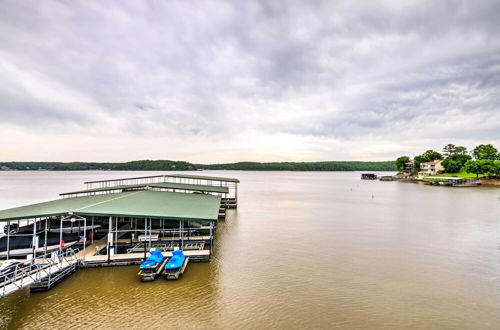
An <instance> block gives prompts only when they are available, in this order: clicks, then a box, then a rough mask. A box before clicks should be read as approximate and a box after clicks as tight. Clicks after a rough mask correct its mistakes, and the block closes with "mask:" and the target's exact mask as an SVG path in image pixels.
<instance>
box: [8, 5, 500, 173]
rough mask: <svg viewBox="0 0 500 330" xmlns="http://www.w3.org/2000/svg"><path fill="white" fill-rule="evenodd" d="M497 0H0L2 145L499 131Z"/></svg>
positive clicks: (157, 147) (229, 150) (293, 152)
mask: <svg viewBox="0 0 500 330" xmlns="http://www.w3.org/2000/svg"><path fill="white" fill-rule="evenodd" d="M499 13H500V1H483V0H476V1H434V0H433V1H399V0H397V1H396V0H395V1H379V2H375V1H333V0H328V1H311V0H308V1H272V0H262V1H251V0H248V1H236V0H233V1H189V0H180V1H167V0H165V1H124V0H120V1H97V0H96V1H88V0H85V1H74V0H71V1H69V0H68V1H47V0H44V1H18V0H1V1H0V115H1V119H0V160H3V161H8V160H19V161H28V160H39V161H41V160H44V161H51V160H54V161H128V160H138V159H175V160H187V161H192V162H206V163H216V162H229V161H242V160H253V161H283V160H292V161H312V160H389V159H393V158H395V157H397V156H399V155H402V154H408V155H415V154H418V153H421V152H423V151H425V150H426V149H428V148H433V149H437V150H439V151H440V150H441V149H442V147H443V146H444V145H445V144H447V143H454V144H459V145H465V146H467V147H468V148H472V147H474V146H476V145H477V144H480V143H493V144H494V145H496V146H497V147H500V19H499V16H498V15H499Z"/></svg>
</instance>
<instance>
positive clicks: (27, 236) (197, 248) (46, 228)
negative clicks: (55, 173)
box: [0, 175, 239, 297]
mask: <svg viewBox="0 0 500 330" xmlns="http://www.w3.org/2000/svg"><path fill="white" fill-rule="evenodd" d="M238 183H239V180H238V179H231V178H220V177H207V176H195V175H161V176H150V177H139V178H126V179H114V180H104V181H92V182H86V184H87V189H85V190H78V191H73V192H69V193H62V194H61V196H62V198H61V199H57V200H52V201H48V202H43V203H38V204H32V205H27V206H21V207H16V208H11V209H6V210H2V211H0V222H2V223H3V224H4V225H5V227H6V228H7V229H6V230H5V235H4V236H3V237H0V256H4V257H5V259H10V258H12V256H14V255H15V256H16V257H19V256H23V255H24V256H30V257H31V259H32V260H33V262H32V265H30V267H31V268H30V270H29V271H28V270H23V271H22V272H19V273H18V274H16V276H14V278H15V279H16V280H15V281H10V280H9V281H10V282H9V283H8V284H6V283H7V282H6V281H4V282H5V283H4V286H3V290H4V292H5V293H10V292H14V291H16V290H20V289H22V288H24V287H27V286H31V287H38V288H40V289H41V288H43V287H44V285H45V286H46V287H48V288H50V287H51V286H52V285H53V282H54V281H52V279H53V276H52V274H53V272H52V270H53V271H56V268H57V269H58V270H59V274H60V272H61V271H62V269H63V268H68V269H69V268H70V267H69V266H70V265H71V266H72V267H73V266H74V267H73V271H74V269H75V268H76V267H96V266H117V265H128V264H138V263H141V262H143V261H144V260H145V259H146V258H147V256H148V255H149V251H150V250H151V249H153V250H154V249H158V250H160V251H161V252H162V254H163V255H164V256H165V257H167V258H170V257H171V256H172V251H174V250H176V249H180V250H184V251H185V255H186V257H189V260H190V261H198V262H199V261H210V259H211V257H212V253H213V243H214V239H215V233H216V228H217V223H218V221H221V220H224V219H225V218H226V210H227V209H231V208H236V207H237V184H238ZM92 185H94V186H95V185H98V187H93V186H92ZM70 246H71V249H74V250H71V251H73V252H72V254H71V261H68V256H67V255H64V253H66V252H68V251H70V250H69V247H70ZM78 249H79V250H78ZM50 252H56V254H58V255H59V256H60V257H59V258H60V260H61V261H60V263H58V264H51V266H50V267H53V268H49V267H48V266H47V265H48V263H47V258H42V259H41V258H40V255H41V254H42V253H43V254H44V255H48V254H50ZM63 255H64V257H61V256H63ZM61 258H62V259H61ZM35 269H38V270H37V271H35ZM35 273H36V276H35V275H33V274H35ZM22 274H25V275H23V276H21V275H22ZM47 277H49V278H50V279H51V280H50V281H49V282H50V283H45V282H43V281H42V280H43V279H45V278H47ZM30 279H31V280H30ZM58 280H60V278H58ZM0 284H1V283H0ZM10 284H12V285H11V286H8V285H10ZM16 288H17V289H16ZM1 296H2V297H3V295H1Z"/></svg>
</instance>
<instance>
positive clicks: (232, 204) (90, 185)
mask: <svg viewBox="0 0 500 330" xmlns="http://www.w3.org/2000/svg"><path fill="white" fill-rule="evenodd" d="M159 183H165V184H166V183H170V184H181V185H182V186H180V187H185V188H186V190H188V191H189V190H192V188H196V187H198V188H199V187H200V186H204V187H205V189H215V188H214V187H225V188H227V189H228V190H227V192H226V193H225V196H221V197H222V205H224V207H225V208H237V207H238V183H240V180H238V179H236V178H226V177H218V176H205V175H194V174H163V175H151V176H142V177H130V178H120V179H109V180H98V181H87V182H85V185H86V187H87V190H92V189H96V188H97V189H102V188H116V187H120V186H128V185H151V184H159ZM172 187H173V188H164V189H178V190H182V188H175V187H174V186H172ZM207 187H211V188H207ZM194 191H196V190H194ZM198 191H199V190H198ZM205 192H208V190H207V191H205ZM222 194H224V193H223V192H222Z"/></svg>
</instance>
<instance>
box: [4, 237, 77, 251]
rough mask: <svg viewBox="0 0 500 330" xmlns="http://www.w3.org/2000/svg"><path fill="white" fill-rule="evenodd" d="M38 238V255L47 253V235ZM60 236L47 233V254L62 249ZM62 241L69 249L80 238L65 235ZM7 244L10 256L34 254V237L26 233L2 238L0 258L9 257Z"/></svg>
mask: <svg viewBox="0 0 500 330" xmlns="http://www.w3.org/2000/svg"><path fill="white" fill-rule="evenodd" d="M37 236H38V249H37V250H36V252H37V253H43V252H45V246H44V245H45V234H43V233H42V234H40V235H37ZM60 238H61V237H60V235H59V233H50V232H49V233H47V252H50V251H53V250H57V249H59V248H60ZM62 240H63V241H64V248H68V247H70V246H72V245H74V244H75V243H77V242H78V241H80V236H78V235H75V234H65V233H63V236H62ZM7 242H8V243H9V256H12V257H22V256H26V255H29V254H32V253H33V236H32V235H29V233H26V232H24V233H23V235H20V234H12V235H10V236H9V237H7V236H2V237H0V257H6V256H7Z"/></svg>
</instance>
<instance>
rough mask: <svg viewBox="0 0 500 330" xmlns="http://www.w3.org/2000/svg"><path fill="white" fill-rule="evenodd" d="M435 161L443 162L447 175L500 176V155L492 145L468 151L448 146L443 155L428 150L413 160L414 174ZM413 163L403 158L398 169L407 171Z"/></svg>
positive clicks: (398, 164) (462, 147) (397, 160)
mask: <svg viewBox="0 0 500 330" xmlns="http://www.w3.org/2000/svg"><path fill="white" fill-rule="evenodd" d="M435 160H442V161H443V162H442V163H441V165H442V166H443V167H444V171H445V172H446V173H459V172H468V173H473V174H476V176H479V175H480V174H484V175H487V176H500V153H499V152H498V150H497V149H496V148H495V147H494V146H493V145H491V144H480V145H478V146H477V147H475V148H474V149H473V150H471V151H468V150H467V148H466V147H464V146H456V145H454V144H447V145H446V146H444V148H443V151H442V153H439V152H437V151H434V150H427V151H425V152H424V153H423V154H421V155H417V156H415V157H414V158H413V172H414V173H416V172H418V171H420V164H421V163H425V162H430V161H435ZM410 162H412V160H411V159H410V157H408V156H401V157H399V158H398V159H396V161H395V163H396V168H397V170H398V171H399V172H404V171H405V166H406V164H408V163H410Z"/></svg>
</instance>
